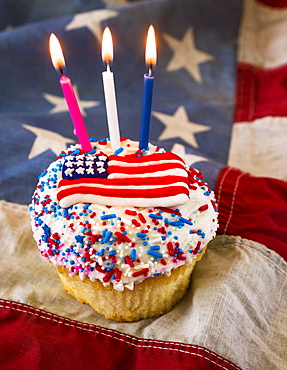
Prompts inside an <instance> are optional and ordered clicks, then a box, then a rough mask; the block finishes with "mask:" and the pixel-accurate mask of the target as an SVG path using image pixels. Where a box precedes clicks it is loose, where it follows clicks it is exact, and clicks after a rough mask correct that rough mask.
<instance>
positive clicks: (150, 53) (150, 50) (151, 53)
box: [145, 25, 157, 70]
mask: <svg viewBox="0 0 287 370" xmlns="http://www.w3.org/2000/svg"><path fill="white" fill-rule="evenodd" d="M156 57H157V53H156V42H155V30H154V27H153V26H152V25H150V26H149V29H148V34H147V41H146V49H145V61H146V64H147V65H148V67H149V69H150V70H152V67H154V66H155V65H156Z"/></svg>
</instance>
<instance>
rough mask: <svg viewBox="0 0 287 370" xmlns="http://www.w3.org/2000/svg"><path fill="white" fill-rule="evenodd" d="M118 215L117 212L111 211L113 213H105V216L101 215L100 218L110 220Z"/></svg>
mask: <svg viewBox="0 0 287 370" xmlns="http://www.w3.org/2000/svg"><path fill="white" fill-rule="evenodd" d="M116 217H117V215H116V214H114V213H111V214H109V215H103V216H101V217H100V219H101V220H108V219H109V218H116Z"/></svg>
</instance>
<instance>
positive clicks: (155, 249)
mask: <svg viewBox="0 0 287 370" xmlns="http://www.w3.org/2000/svg"><path fill="white" fill-rule="evenodd" d="M150 249H151V250H153V251H159V250H160V246H159V245H151V246H150Z"/></svg>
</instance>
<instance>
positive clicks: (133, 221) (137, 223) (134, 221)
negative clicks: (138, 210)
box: [132, 218, 141, 227]
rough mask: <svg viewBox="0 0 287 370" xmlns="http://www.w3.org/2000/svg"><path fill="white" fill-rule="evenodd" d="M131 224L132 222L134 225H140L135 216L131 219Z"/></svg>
mask: <svg viewBox="0 0 287 370" xmlns="http://www.w3.org/2000/svg"><path fill="white" fill-rule="evenodd" d="M132 224H134V225H135V226H136V227H139V226H140V225H141V224H140V223H139V222H138V221H137V220H136V219H135V218H133V219H132Z"/></svg>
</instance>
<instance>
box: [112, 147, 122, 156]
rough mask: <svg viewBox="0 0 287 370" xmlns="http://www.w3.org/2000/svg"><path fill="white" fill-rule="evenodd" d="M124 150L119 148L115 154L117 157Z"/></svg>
mask: <svg viewBox="0 0 287 370" xmlns="http://www.w3.org/2000/svg"><path fill="white" fill-rule="evenodd" d="M123 150H124V148H119V149H117V150H115V151H114V154H115V155H118V154H120V153H121V152H122V151H123Z"/></svg>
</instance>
